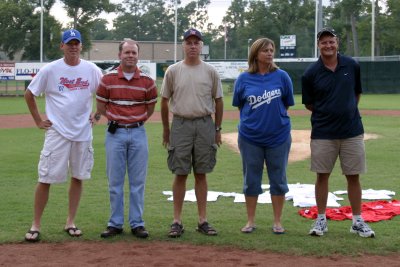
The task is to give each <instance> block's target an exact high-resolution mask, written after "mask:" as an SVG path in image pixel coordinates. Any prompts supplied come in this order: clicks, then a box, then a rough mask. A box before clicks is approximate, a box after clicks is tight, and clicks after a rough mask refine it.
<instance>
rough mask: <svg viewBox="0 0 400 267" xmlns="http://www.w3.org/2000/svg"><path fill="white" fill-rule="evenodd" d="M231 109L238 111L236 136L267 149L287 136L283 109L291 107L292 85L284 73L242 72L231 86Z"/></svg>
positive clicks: (288, 119)
mask: <svg viewBox="0 0 400 267" xmlns="http://www.w3.org/2000/svg"><path fill="white" fill-rule="evenodd" d="M232 105H233V106H235V107H238V108H239V110H240V123H239V125H238V131H239V136H240V137H242V138H244V139H245V140H247V141H249V142H251V143H254V144H256V145H261V146H265V147H269V148H273V147H277V146H279V145H281V144H283V143H284V142H285V141H286V140H287V139H288V137H289V136H290V129H291V126H290V118H289V115H288V112H287V107H289V106H293V105H294V98H293V84H292V80H291V79H290V77H289V75H288V74H287V72H285V71H284V70H281V69H277V70H276V71H273V72H271V73H266V74H259V73H254V74H253V73H249V72H243V73H241V74H240V75H239V77H238V79H237V80H236V82H235V89H234V95H233V100H232Z"/></svg>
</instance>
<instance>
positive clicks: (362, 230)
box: [350, 221, 375, 237]
mask: <svg viewBox="0 0 400 267" xmlns="http://www.w3.org/2000/svg"><path fill="white" fill-rule="evenodd" d="M350 233H354V234H358V235H359V236H362V237H375V232H374V231H372V229H371V227H369V225H368V224H366V223H365V222H364V221H359V222H356V223H355V224H353V225H352V226H351V227H350Z"/></svg>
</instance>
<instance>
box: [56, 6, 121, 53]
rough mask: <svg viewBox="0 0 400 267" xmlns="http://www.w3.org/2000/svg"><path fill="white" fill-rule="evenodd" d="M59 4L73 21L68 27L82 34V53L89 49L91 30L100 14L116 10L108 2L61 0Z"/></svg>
mask: <svg viewBox="0 0 400 267" xmlns="http://www.w3.org/2000/svg"><path fill="white" fill-rule="evenodd" d="M61 2H62V3H63V4H64V8H65V10H66V11H67V14H68V16H69V17H71V18H72V19H73V22H72V25H70V26H71V27H72V28H75V29H77V30H79V31H80V32H81V34H82V38H83V42H84V46H83V50H84V51H87V50H88V49H90V47H91V41H90V40H91V38H90V36H91V35H90V33H91V28H92V27H93V25H94V24H95V23H96V19H97V17H98V16H99V15H100V13H102V12H106V13H110V12H114V11H115V10H116V8H117V5H115V4H112V3H110V1H109V0H61Z"/></svg>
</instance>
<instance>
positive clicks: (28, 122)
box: [0, 110, 400, 129]
mask: <svg viewBox="0 0 400 267" xmlns="http://www.w3.org/2000/svg"><path fill="white" fill-rule="evenodd" d="M289 115H290V116H309V115H310V112H309V111H308V110H289ZM361 115H374V116H393V117H397V116H400V110H361ZM43 117H44V116H43ZM238 118H239V111H224V119H225V120H234V119H238ZM149 121H150V122H159V121H161V114H160V112H154V114H153V116H151V118H150V120H149ZM105 122H106V121H105V119H104V117H102V119H101V121H100V123H105ZM28 127H35V123H34V122H33V120H32V117H31V115H29V114H22V115H0V129H12V128H28Z"/></svg>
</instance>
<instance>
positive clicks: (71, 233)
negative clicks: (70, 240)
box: [64, 227, 82, 237]
mask: <svg viewBox="0 0 400 267" xmlns="http://www.w3.org/2000/svg"><path fill="white" fill-rule="evenodd" d="M64 231H65V232H66V233H67V234H68V235H69V236H70V237H80V236H81V235H82V231H81V230H80V229H79V228H78V227H68V228H66V229H64ZM77 231H79V232H80V233H78V234H77V233H76V232H77Z"/></svg>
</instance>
